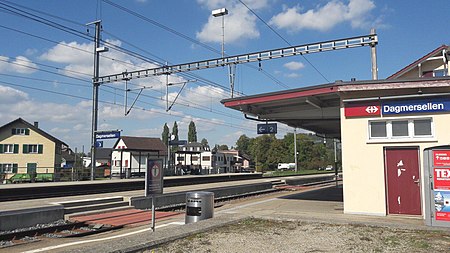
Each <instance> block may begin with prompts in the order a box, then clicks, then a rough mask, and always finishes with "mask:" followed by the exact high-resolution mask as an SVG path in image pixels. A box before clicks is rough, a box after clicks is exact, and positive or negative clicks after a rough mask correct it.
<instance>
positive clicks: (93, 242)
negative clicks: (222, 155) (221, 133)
mask: <svg viewBox="0 0 450 253" xmlns="http://www.w3.org/2000/svg"><path fill="white" fill-rule="evenodd" d="M214 215H215V217H214V218H212V219H209V220H204V221H200V222H197V223H192V224H187V225H184V216H182V217H180V216H174V217H173V218H169V219H166V220H164V221H158V220H157V223H156V231H155V232H151V230H150V228H149V227H148V226H145V227H139V228H133V229H131V230H127V231H122V232H120V231H117V232H116V231H115V232H111V233H110V234H105V235H102V236H100V238H98V237H96V238H95V239H94V238H79V239H78V240H77V241H66V242H65V241H61V245H58V246H50V247H47V248H46V247H41V248H36V246H34V247H31V246H27V248H23V249H21V250H20V252H23V251H26V250H30V249H34V250H33V251H28V252H27V253H37V252H133V251H136V250H142V249H148V248H151V247H154V246H156V245H159V244H162V243H165V242H169V241H173V240H176V239H180V238H184V237H186V236H189V235H193V234H197V233H201V232H206V231H209V230H211V229H213V228H216V227H220V226H224V225H227V224H232V223H236V222H238V221H240V220H243V219H247V218H251V217H254V218H264V219H281V220H291V221H303V222H321V223H325V224H326V223H330V224H336V223H337V224H361V225H373V226H384V227H396V228H405V229H415V230H417V229H419V230H433V229H440V230H446V231H449V232H450V229H448V228H435V227H428V226H425V225H424V220H423V219H422V218H421V217H420V218H419V217H405V216H386V217H378V216H366V215H349V214H344V213H343V202H342V188H341V187H335V186H332V187H328V188H321V189H309V190H307V191H305V192H280V193H273V194H270V195H267V196H264V197H260V198H253V199H252V198H249V199H244V200H242V201H239V202H238V203H231V204H225V205H224V206H222V207H220V208H216V209H215V214H214ZM124 233H125V234H124ZM17 250H18V249H17Z"/></svg>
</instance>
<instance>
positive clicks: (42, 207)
mask: <svg viewBox="0 0 450 253" xmlns="http://www.w3.org/2000/svg"><path fill="white" fill-rule="evenodd" d="M331 178H332V176H330V175H310V176H293V177H284V178H282V179H280V178H259V179H247V180H233V181H226V182H212V183H203V184H196V185H192V184H191V185H181V186H173V187H164V195H162V196H160V197H158V198H157V199H156V203H157V207H158V208H159V207H167V206H177V205H178V206H184V205H185V196H186V193H187V192H190V191H212V192H214V194H215V198H216V199H221V198H226V197H228V196H239V195H244V194H249V193H261V192H269V191H274V190H275V189H274V185H278V184H280V183H286V182H291V183H295V182H311V181H321V180H324V181H325V180H330V179H331ZM184 180H188V178H185V179H184ZM58 184H60V185H63V184H62V183H58ZM89 184H90V183H89V182H86V184H84V185H89ZM91 184H94V183H91ZM71 185H73V184H71ZM94 185H96V186H97V187H101V186H102V183H100V184H94ZM9 187H12V188H14V187H13V186H9ZM15 187H20V186H15ZM26 187H31V186H28V185H24V186H22V188H26ZM43 187H45V186H43ZM118 199H119V200H118ZM108 200H114V201H115V202H114V203H112V202H108ZM77 202H79V203H84V204H83V205H84V206H83V205H81V204H80V205H79V206H78V207H76V206H75V204H74V203H77ZM119 206H121V207H123V208H126V207H130V206H133V207H135V208H139V209H148V208H150V207H151V198H146V197H145V196H144V190H143V189H142V190H133V191H123V192H107V193H104V192H103V193H98V194H90V195H79V196H65V197H53V198H41V199H27V200H15V201H5V202H0V230H11V229H15V228H20V227H27V226H33V225H35V224H39V223H49V222H52V221H55V220H59V219H63V218H64V217H65V216H66V218H67V215H68V214H72V213H79V212H83V211H98V210H99V209H105V211H108V209H109V208H115V209H116V208H117V207H119ZM76 208H79V209H76ZM86 208H87V209H86ZM74 209H76V210H75V211H74Z"/></svg>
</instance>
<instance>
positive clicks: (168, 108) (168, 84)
mask: <svg viewBox="0 0 450 253" xmlns="http://www.w3.org/2000/svg"><path fill="white" fill-rule="evenodd" d="M190 82H197V80H196V79H194V80H187V81H185V82H179V83H167V87H169V86H172V85H176V84H183V86H181V89H180V91H178V94H177V95H176V96H175V98H174V99H173V101H172V103H171V104H170V106H169V94H168V93H167V98H166V99H167V108H166V112H168V111H170V109H172V107H173V105H174V104H175V102H176V101H177V99H178V97H179V96H180V94H181V92H182V91H183V89H184V87H185V86H186V84H187V83H190Z"/></svg>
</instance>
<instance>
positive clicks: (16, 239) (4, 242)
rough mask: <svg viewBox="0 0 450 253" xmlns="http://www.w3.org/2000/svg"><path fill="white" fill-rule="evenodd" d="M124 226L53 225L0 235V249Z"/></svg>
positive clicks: (79, 223) (82, 223) (80, 235)
mask: <svg viewBox="0 0 450 253" xmlns="http://www.w3.org/2000/svg"><path fill="white" fill-rule="evenodd" d="M123 227H124V226H120V225H119V226H97V227H96V226H95V225H94V226H93V225H90V224H88V223H86V222H74V223H68V224H62V225H53V226H48V227H44V228H30V229H26V230H22V231H17V232H9V233H3V234H0V249H2V248H7V247H12V246H17V245H22V244H25V243H31V242H37V241H40V240H41V239H42V238H70V237H83V236H88V235H93V234H98V233H103V232H107V231H111V230H115V229H120V228H123Z"/></svg>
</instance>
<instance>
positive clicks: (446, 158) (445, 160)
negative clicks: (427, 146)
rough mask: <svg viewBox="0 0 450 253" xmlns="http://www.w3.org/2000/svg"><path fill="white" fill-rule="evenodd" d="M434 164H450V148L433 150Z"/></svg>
mask: <svg viewBox="0 0 450 253" xmlns="http://www.w3.org/2000/svg"><path fill="white" fill-rule="evenodd" d="M433 158H434V159H433V161H434V162H433V164H434V166H450V150H433Z"/></svg>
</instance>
